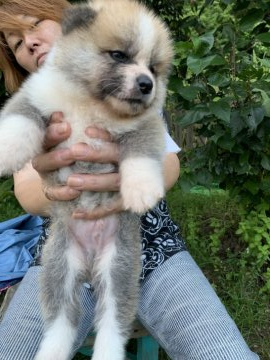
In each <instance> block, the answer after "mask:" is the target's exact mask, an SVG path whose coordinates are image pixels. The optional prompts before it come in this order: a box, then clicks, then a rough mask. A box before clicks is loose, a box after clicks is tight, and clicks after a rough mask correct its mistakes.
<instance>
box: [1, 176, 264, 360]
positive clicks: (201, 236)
mask: <svg viewBox="0 0 270 360" xmlns="http://www.w3.org/2000/svg"><path fill="white" fill-rule="evenodd" d="M11 186H12V184H11V183H10V182H9V180H8V181H6V182H5V183H4V185H3V181H0V221H3V220H6V219H9V218H11V217H14V216H16V215H19V214H21V213H22V209H21V208H20V207H19V206H18V203H17V202H16V200H14V197H13V194H12V191H11ZM3 194H4V195H3ZM168 204H169V208H170V211H171V214H172V217H173V218H174V220H175V221H176V222H177V223H178V224H179V225H180V227H181V231H182V234H183V236H184V237H185V239H186V242H187V245H188V248H189V251H190V253H191V254H192V256H193V257H194V258H195V260H196V261H197V263H198V265H199V266H200V267H201V269H202V270H203V271H204V273H205V274H206V276H207V277H208V279H209V280H210V282H211V284H212V286H213V287H214V288H215V290H216V292H217V293H218V295H219V297H220V298H221V300H222V301H223V303H224V304H225V306H226V308H227V310H228V312H229V313H230V315H231V316H232V318H233V319H234V320H235V322H236V324H237V326H238V327H239V329H240V331H241V333H242V335H243V336H244V338H245V340H246V341H247V343H248V345H249V346H250V347H251V349H253V350H254V351H255V352H256V353H258V354H259V355H260V358H261V360H270V340H269V329H270V304H269V294H266V293H261V292H260V289H261V287H262V279H261V276H260V273H259V272H258V270H257V269H256V268H254V267H253V266H252V265H250V264H245V263H243V262H242V255H243V253H244V252H245V246H246V244H244V243H243V242H242V241H241V240H240V239H239V238H238V237H237V236H236V235H235V231H236V229H237V226H238V222H239V206H238V204H237V203H236V202H234V201H233V199H230V198H229V197H228V195H227V194H226V193H223V192H220V191H212V192H208V191H204V192H201V191H199V192H194V193H188V194H183V193H182V192H181V191H180V190H179V188H178V187H177V186H175V187H174V189H172V190H171V191H170V193H169V194H168ZM0 302H1V297H0ZM85 359H87V357H85V356H83V355H79V354H77V355H76V356H75V357H74V360H85ZM159 359H160V360H167V359H168V358H167V356H166V355H165V353H164V352H163V351H162V350H160V357H159ZM146 360H147V359H146Z"/></svg>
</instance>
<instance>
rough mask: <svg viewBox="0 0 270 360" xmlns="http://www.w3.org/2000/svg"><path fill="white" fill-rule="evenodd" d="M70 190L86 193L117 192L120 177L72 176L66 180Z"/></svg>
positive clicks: (109, 174)
mask: <svg viewBox="0 0 270 360" xmlns="http://www.w3.org/2000/svg"><path fill="white" fill-rule="evenodd" d="M67 185H68V186H69V187H70V188H72V189H77V190H87V191H119V189H120V175H119V174H118V173H107V174H72V175H70V176H69V178H68V180H67Z"/></svg>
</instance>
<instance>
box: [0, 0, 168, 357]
mask: <svg viewBox="0 0 270 360" xmlns="http://www.w3.org/2000/svg"><path fill="white" fill-rule="evenodd" d="M62 33H63V34H62V36H61V37H60V38H59V40H58V41H57V43H56V44H55V46H54V47H53V49H52V50H51V52H50V54H49V55H48V57H47V59H46V62H45V64H44V65H43V66H42V67H41V68H40V69H39V70H38V71H37V72H36V73H34V74H32V75H31V76H30V77H29V78H28V79H27V80H26V81H25V83H24V84H23V86H22V87H21V89H20V91H18V93H16V94H15V95H14V96H13V97H12V98H11V99H10V100H9V101H8V102H7V104H6V105H5V107H4V109H3V110H2V112H1V117H0V154H1V158H0V175H5V174H11V173H13V172H15V171H17V170H20V169H21V168H22V167H23V166H24V164H25V163H26V162H28V161H29V160H30V159H32V158H33V157H34V156H35V155H36V154H38V153H40V152H42V144H43V139H44V134H45V129H46V125H47V122H48V119H49V117H50V115H51V114H52V113H53V112H55V111H61V112H62V113H63V114H64V116H65V118H66V119H67V120H68V121H69V122H70V125H71V128H72V134H71V136H70V138H69V139H68V140H67V141H65V142H63V143H62V144H61V145H59V146H58V147H69V146H71V145H72V144H74V143H77V142H85V143H88V144H90V145H92V146H98V147H99V146H103V143H102V141H97V140H93V139H89V138H88V137H87V136H86V135H85V132H84V131H85V129H86V127H87V126H89V125H92V126H97V127H99V128H103V129H106V130H108V131H109V132H110V134H111V136H112V139H113V141H115V142H116V143H118V144H119V148H120V162H119V172H120V175H121V187H120V194H121V196H122V199H123V204H124V208H125V209H126V210H125V211H123V212H121V213H120V214H117V215H111V216H108V217H106V218H103V219H100V220H96V221H86V220H75V219H73V218H72V216H71V214H72V212H73V211H74V209H76V208H80V209H82V208H85V209H87V210H91V209H93V208H95V207H96V206H98V205H105V206H106V204H108V203H109V202H111V201H113V200H114V199H115V198H116V197H118V196H119V194H117V193H96V192H95V193H94V192H83V193H82V194H81V195H80V197H79V198H78V199H76V200H73V201H69V202H60V201H59V202H57V201H55V202H54V203H53V206H52V210H51V218H52V225H51V229H50V237H49V239H48V241H47V243H46V245H45V248H44V252H43V272H42V277H41V280H40V281H41V302H42V309H43V313H44V320H45V333H44V337H43V340H42V342H41V345H40V348H39V351H38V354H37V355H36V358H35V359H36V360H66V359H70V357H71V356H72V349H73V345H74V342H75V339H76V336H77V327H78V321H79V317H80V311H79V309H80V304H79V296H78V295H79V293H80V288H81V285H82V283H83V282H85V281H88V282H90V283H91V285H92V286H93V288H94V291H95V293H96V298H97V306H96V315H95V331H96V341H95V345H94V355H93V360H123V359H124V358H125V344H126V342H127V340H128V337H129V331H130V329H131V325H132V322H133V320H134V317H135V314H136V307H137V299H138V279H139V274H140V270H141V266H140V251H141V238H140V226H139V214H142V213H144V212H146V211H147V210H148V209H150V208H152V207H154V206H155V204H156V203H157V202H158V200H159V199H160V198H162V197H163V196H164V183H163V174H162V162H163V157H164V139H165V128H164V123H163V120H162V119H161V117H160V115H159V109H162V106H163V103H164V98H165V93H166V83H167V79H168V74H169V69H170V65H171V60H172V54H173V51H172V43H171V40H170V36H169V33H168V30H167V28H166V26H165V25H164V23H163V22H162V21H161V20H160V19H158V18H157V17H156V16H155V15H154V14H153V13H152V12H151V11H150V10H148V9H147V8H146V7H145V6H143V5H142V4H139V3H138V2H136V1H133V0H114V1H108V0H93V1H90V2H89V3H86V4H81V5H74V6H73V7H72V8H70V9H69V10H68V11H67V12H66V13H65V16H64V20H63V24H62ZM115 170H116V168H115V165H114V164H97V163H85V162H80V161H77V162H76V163H75V164H73V165H72V166H69V167H65V168H62V169H60V170H58V171H55V172H53V173H52V174H51V175H50V176H48V178H47V179H46V181H47V183H48V184H50V185H56V184H64V183H65V182H66V180H67V177H68V176H69V175H70V174H72V173H108V172H112V171H115Z"/></svg>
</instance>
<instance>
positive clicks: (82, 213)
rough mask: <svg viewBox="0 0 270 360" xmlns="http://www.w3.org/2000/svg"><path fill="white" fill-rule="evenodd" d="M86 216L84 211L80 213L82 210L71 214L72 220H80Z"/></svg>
mask: <svg viewBox="0 0 270 360" xmlns="http://www.w3.org/2000/svg"><path fill="white" fill-rule="evenodd" d="M85 216H86V212H85V211H82V210H75V211H74V212H73V213H72V217H73V218H74V219H82V218H84V217H85Z"/></svg>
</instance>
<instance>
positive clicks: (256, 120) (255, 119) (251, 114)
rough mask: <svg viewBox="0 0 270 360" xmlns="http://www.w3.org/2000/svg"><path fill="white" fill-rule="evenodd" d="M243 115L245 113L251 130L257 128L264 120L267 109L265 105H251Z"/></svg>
mask: <svg viewBox="0 0 270 360" xmlns="http://www.w3.org/2000/svg"><path fill="white" fill-rule="evenodd" d="M243 115H245V121H246V124H247V125H248V127H249V128H250V130H256V129H257V126H258V125H259V124H260V123H261V122H262V121H263V118H264V115H265V111H264V109H263V107H255V106H250V107H249V109H245V111H244V114H243Z"/></svg>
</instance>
